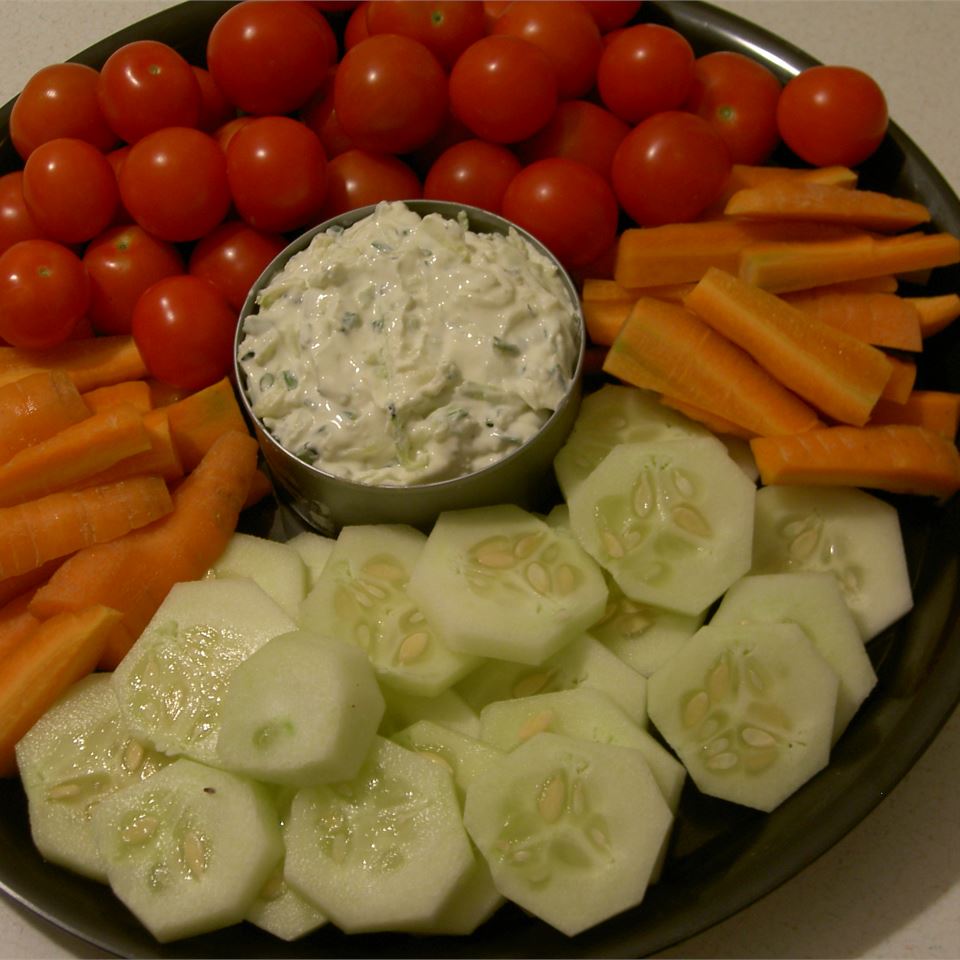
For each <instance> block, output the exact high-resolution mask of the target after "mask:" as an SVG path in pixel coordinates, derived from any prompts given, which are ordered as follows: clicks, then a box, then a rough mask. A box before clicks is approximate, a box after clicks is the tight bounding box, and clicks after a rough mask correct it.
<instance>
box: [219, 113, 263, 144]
mask: <svg viewBox="0 0 960 960" xmlns="http://www.w3.org/2000/svg"><path fill="white" fill-rule="evenodd" d="M255 119H256V117H251V116H248V115H247V114H244V115H243V116H241V117H234V118H233V119H232V120H228V121H227V122H226V123H223V124H221V125H220V126H219V127H217V129H216V130H214V131H213V139H214V140H216V141H217V143H218V144H219V145H220V149H221V150H222V151H223V152H224V153H226V152H227V146H228V145H229V143H230V141H231V140H232V139H233V135H234V134H235V133H236V132H237V131H238V130H242V129H243V128H244V127H245V126H247V125H248V124H250V123H253V121H254V120H255Z"/></svg>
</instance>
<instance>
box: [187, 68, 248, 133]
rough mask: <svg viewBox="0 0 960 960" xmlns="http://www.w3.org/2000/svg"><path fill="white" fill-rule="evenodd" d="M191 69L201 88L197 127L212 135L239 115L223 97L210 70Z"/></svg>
mask: <svg viewBox="0 0 960 960" xmlns="http://www.w3.org/2000/svg"><path fill="white" fill-rule="evenodd" d="M191 69H192V70H193V76H194V78H195V79H196V81H197V86H198V87H199V88H200V121H199V123H198V124H197V126H199V127H200V129H201V130H204V131H206V132H207V133H212V132H213V131H214V130H216V129H217V128H218V127H222V126H223V124H225V123H229V121H231V120H232V119H233V118H234V117H235V116H236V115H237V111H236V109H235V108H234V106H233V104H232V103H231V102H230V101H229V100H228V99H227V98H226V97H225V96H224V95H223V91H222V90H221V89H220V88H219V87H218V86H217V81H216V80H214V79H213V75H212V74H211V73H210V71H209V70H205V69H204V68H203V67H198V66H196V65H192V66H191Z"/></svg>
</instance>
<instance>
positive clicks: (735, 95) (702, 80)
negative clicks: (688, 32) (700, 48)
mask: <svg viewBox="0 0 960 960" xmlns="http://www.w3.org/2000/svg"><path fill="white" fill-rule="evenodd" d="M780 90H781V84H780V81H779V80H778V79H777V77H776V75H775V74H774V73H773V71H771V70H769V69H767V67H765V66H764V65H763V64H762V63H759V62H758V61H757V60H752V59H751V58H750V57H747V56H744V55H743V54H742V53H736V52H734V51H732V50H718V51H717V52H715V53H708V54H706V55H705V56H702V57H699V58H698V59H697V61H696V62H695V63H694V81H693V86H692V88H691V90H690V95H689V97H688V98H687V103H686V109H688V110H690V111H692V112H693V113H696V114H697V115H699V116H701V117H703V119H704V120H706V121H707V123H709V124H710V125H711V126H712V127H713V128H714V129H715V130H716V131H717V133H719V134H720V136H721V137H723V140H724V143H726V145H727V147H728V149H729V150H730V158H731V159H732V160H733V162H734V163H745V164H753V165H759V164H762V163H764V162H765V161H766V160H767V159H768V158H769V157H770V154H771V153H773V151H774V149H776V146H777V144H778V143H779V142H780V132H779V130H778V128H777V104H778V102H779V100H780Z"/></svg>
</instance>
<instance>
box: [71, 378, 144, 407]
mask: <svg viewBox="0 0 960 960" xmlns="http://www.w3.org/2000/svg"><path fill="white" fill-rule="evenodd" d="M83 399H84V401H85V402H86V404H87V406H88V407H89V408H90V410H91V411H92V412H93V413H102V412H103V411H104V410H110V409H111V408H112V407H117V406H119V405H120V404H121V403H129V404H130V406H132V407H136V409H137V410H139V411H140V412H141V413H148V412H149V411H150V410H152V409H153V401H152V399H151V397H150V387H149V386H148V384H147V382H146V380H123V381H121V382H120V383H111V384H110V385H109V386H106V387H97V388H96V389H94V390H88V391H87V392H86V393H84V394H83Z"/></svg>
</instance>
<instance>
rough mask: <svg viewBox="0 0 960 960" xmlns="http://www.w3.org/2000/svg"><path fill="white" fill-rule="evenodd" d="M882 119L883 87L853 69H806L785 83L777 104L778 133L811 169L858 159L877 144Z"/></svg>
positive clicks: (884, 113)
mask: <svg viewBox="0 0 960 960" xmlns="http://www.w3.org/2000/svg"><path fill="white" fill-rule="evenodd" d="M887 122H888V114H887V101H886V98H885V97H884V95H883V91H882V90H881V89H880V86H879V85H878V84H877V82H876V81H875V80H874V79H873V78H872V77H870V76H869V75H868V74H866V73H864V72H863V71H862V70H857V69H855V68H854V67H834V66H818V67H810V68H809V69H807V70H804V71H803V72H802V73H799V74H798V75H797V76H796V77H794V78H793V79H792V80H790V81H789V82H788V83H787V85H786V86H785V87H784V88H783V93H782V94H781V95H780V101H779V103H778V105H777V123H778V125H779V129H780V136H781V137H783V140H784V142H785V143H786V144H787V146H788V147H789V148H790V149H791V150H792V151H793V152H794V153H795V154H796V155H797V156H798V157H800V159H801V160H805V161H806V162H807V163H811V164H813V165H814V166H817V167H829V166H833V165H834V164H839V165H840V166H845V167H853V166H856V165H857V164H858V163H862V162H863V161H864V160H866V159H867V157H869V156H870V155H871V154H872V153H873V152H874V151H875V150H876V149H877V147H879V146H880V143H881V141H882V140H883V137H884V135H885V134H886V132H887Z"/></svg>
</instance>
